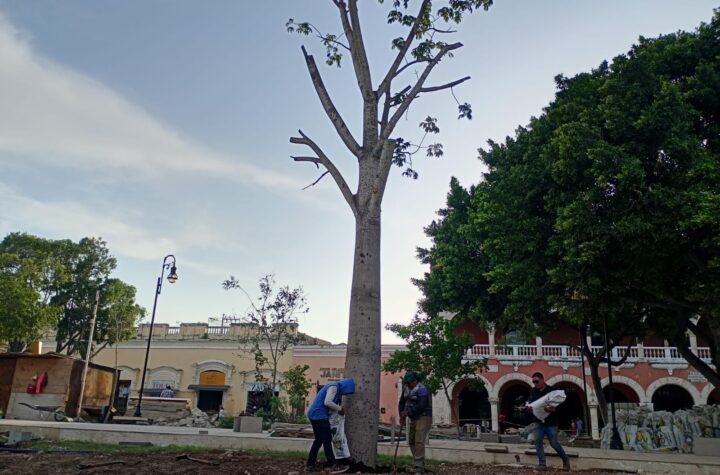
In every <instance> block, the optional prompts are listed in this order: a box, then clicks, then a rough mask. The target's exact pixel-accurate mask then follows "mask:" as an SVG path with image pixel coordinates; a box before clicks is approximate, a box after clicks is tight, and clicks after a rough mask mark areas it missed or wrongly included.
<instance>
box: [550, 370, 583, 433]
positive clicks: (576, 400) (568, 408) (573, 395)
mask: <svg viewBox="0 0 720 475" xmlns="http://www.w3.org/2000/svg"><path fill="white" fill-rule="evenodd" d="M554 387H555V388H556V389H562V390H564V391H565V396H566V399H565V402H563V403H562V404H560V405H559V406H558V408H557V414H558V428H559V429H561V430H569V429H570V425H571V424H572V422H573V421H574V420H576V419H577V418H578V417H579V418H581V419H582V420H583V421H584V422H585V423H586V424H587V421H585V419H587V417H586V416H585V393H584V392H583V390H582V388H580V387H579V386H577V385H576V384H574V383H571V382H568V381H560V382H558V383H555V385H554Z"/></svg>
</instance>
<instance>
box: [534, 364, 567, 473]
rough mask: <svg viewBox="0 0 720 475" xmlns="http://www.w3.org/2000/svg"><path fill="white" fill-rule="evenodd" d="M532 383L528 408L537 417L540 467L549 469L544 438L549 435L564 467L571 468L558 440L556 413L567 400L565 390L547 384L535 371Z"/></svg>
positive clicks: (537, 450) (537, 448) (540, 374)
mask: <svg viewBox="0 0 720 475" xmlns="http://www.w3.org/2000/svg"><path fill="white" fill-rule="evenodd" d="M532 383H533V388H532V390H530V397H529V398H528V405H527V410H528V411H531V412H532V414H533V418H534V419H535V425H536V427H535V451H536V452H537V456H538V469H540V470H546V469H547V465H545V447H544V445H543V442H544V441H543V439H544V438H545V436H546V435H547V438H548V440H549V441H550V446H551V447H552V448H553V449H555V452H557V453H558V455H559V456H560V458H561V459H562V461H563V469H564V470H566V471H567V470H570V460H568V456H567V454H566V453H565V451H564V450H563V448H562V446H561V445H560V442H558V416H557V414H556V411H557V406H559V405H560V404H561V403H562V402H563V401H565V392H564V391H562V390H556V389H555V388H554V387H552V386H548V385H547V384H545V378H544V377H543V375H542V373H533V375H532Z"/></svg>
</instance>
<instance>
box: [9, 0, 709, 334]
mask: <svg viewBox="0 0 720 475" xmlns="http://www.w3.org/2000/svg"><path fill="white" fill-rule="evenodd" d="M414 3H417V2H414ZM360 5H361V12H360V14H361V19H362V22H363V29H364V37H365V39H366V41H367V43H368V50H369V56H370V65H371V69H372V72H373V78H374V80H375V84H377V81H378V78H379V77H381V75H382V74H383V70H384V69H385V68H386V67H387V66H388V64H389V62H390V61H391V52H390V50H389V47H388V45H389V42H390V40H391V39H392V38H394V37H396V36H399V35H400V34H401V31H400V30H399V29H398V27H397V26H394V25H387V23H386V21H385V17H386V15H387V9H388V5H387V2H386V5H379V4H378V3H377V2H375V1H371V0H366V1H363V2H360ZM714 7H717V4H716V2H715V1H710V0H707V1H706V0H685V1H677V0H608V1H604V2H598V1H596V0H547V1H543V2H540V1H537V0H496V2H495V5H494V6H493V7H492V8H491V9H490V11H488V12H478V13H476V14H474V15H472V16H471V17H469V18H468V19H467V20H466V21H465V22H463V23H462V24H461V25H460V27H459V28H458V33H457V34H456V35H455V39H456V40H458V41H461V42H462V43H463V44H464V47H463V48H462V49H461V50H460V51H459V52H457V54H456V55H455V57H454V58H452V59H449V60H447V61H443V62H442V63H440V65H439V66H438V67H437V68H436V72H435V73H433V76H431V79H430V82H429V83H430V84H441V83H444V82H447V81H451V80H453V79H457V78H459V77H463V76H466V75H469V76H471V77H472V80H471V81H468V82H466V83H464V84H462V85H461V86H459V87H457V88H455V93H456V95H457V96H458V99H459V100H460V101H461V102H470V103H471V104H472V105H473V120H472V121H458V120H456V119H457V107H456V104H455V100H454V99H453V97H452V96H451V95H450V94H449V93H447V92H439V93H436V94H433V95H428V96H425V97H422V98H421V99H419V100H418V101H417V102H416V103H414V104H413V106H412V107H411V110H410V112H409V113H408V114H407V118H406V119H405V120H403V121H401V123H400V124H399V128H398V130H397V134H396V135H397V136H402V137H404V138H406V139H415V140H417V139H419V137H420V131H419V129H418V128H417V125H418V124H419V122H420V121H421V120H422V119H423V118H425V117H426V116H428V115H432V116H435V117H437V118H438V125H439V127H440V131H441V132H440V135H439V138H438V141H440V142H442V143H443V145H444V150H445V156H444V157H442V158H431V159H430V158H428V159H425V158H417V159H416V161H415V168H416V169H417V171H418V172H419V174H420V176H419V179H418V180H410V179H407V178H404V177H402V176H401V171H400V170H399V169H395V170H393V172H392V173H391V178H390V182H389V184H388V189H387V192H386V194H385V198H384V203H383V231H382V233H383V235H382V314H383V324H386V323H393V322H407V321H409V320H410V319H411V318H412V316H413V315H414V313H415V312H416V310H417V301H418V299H419V298H420V294H419V292H418V291H417V289H416V288H415V287H414V286H413V284H412V283H411V278H413V277H420V276H422V274H423V272H425V271H426V270H427V269H426V268H424V266H422V265H421V264H420V263H419V262H418V261H417V259H416V257H415V250H416V247H418V246H420V247H426V246H428V245H429V241H428V239H427V238H426V237H425V235H424V233H423V227H424V226H427V225H428V224H429V223H430V222H431V221H432V220H433V219H435V218H436V211H437V210H438V209H440V208H442V207H443V206H444V203H445V197H446V194H447V191H448V184H449V182H450V178H451V177H453V176H454V177H457V178H458V179H459V180H460V182H461V183H462V184H463V185H466V186H469V185H471V184H475V183H477V182H478V181H479V180H480V179H481V174H482V172H483V167H482V164H481V162H480V161H479V160H478V159H477V156H478V152H477V149H478V148H479V147H483V146H484V145H485V144H486V142H487V140H488V139H493V140H496V141H502V140H504V138H505V137H506V136H508V135H513V133H514V130H515V129H516V128H517V127H518V125H524V124H527V123H528V122H529V119H530V117H532V116H537V115H539V114H541V113H542V109H543V107H545V106H547V105H548V103H549V102H550V101H551V100H552V99H553V97H554V93H555V84H554V80H553V78H554V77H555V76H556V75H557V74H560V73H562V74H564V75H566V76H572V75H574V74H577V73H580V72H583V71H589V70H590V69H592V68H593V67H596V66H597V65H598V64H599V63H600V62H601V61H603V60H606V59H607V60H611V59H612V58H613V57H614V56H616V55H618V54H622V53H624V52H626V51H627V50H628V49H629V48H630V46H631V45H632V44H633V43H634V42H636V41H637V39H638V37H639V36H646V37H653V36H657V35H659V34H666V33H672V32H675V31H678V30H693V29H694V28H695V27H697V26H698V25H699V24H700V22H702V21H708V20H709V19H710V18H711V16H712V14H713V8H714ZM289 18H294V19H295V20H297V21H310V22H312V23H313V24H314V25H316V26H317V27H318V28H320V29H321V30H322V31H324V32H339V31H340V26H339V19H338V17H337V14H336V12H335V7H334V6H333V4H332V2H331V1H330V0H264V1H250V0H213V1H202V2H201V1H199V0H194V1H191V0H123V1H117V0H115V1H111V0H74V1H67V0H64V1H61V0H0V238H1V237H2V236H5V235H6V234H8V233H10V232H15V231H21V232H28V233H32V234H36V235H39V236H43V237H47V238H52V239H64V238H70V239H73V240H78V239H80V238H82V237H84V236H97V237H102V238H103V239H105V240H106V241H107V244H108V248H109V249H110V252H111V253H112V254H113V255H114V256H115V257H116V258H117V260H118V267H117V269H116V271H115V273H114V276H116V277H118V278H120V279H122V280H124V281H125V282H127V283H129V284H131V285H134V286H135V287H136V288H137V292H138V293H137V299H138V303H140V304H141V305H143V306H145V307H146V308H147V309H148V314H149V311H150V310H151V308H152V302H153V297H154V290H155V281H156V279H157V276H158V274H159V272H160V268H161V263H162V260H163V257H164V256H165V255H167V254H170V253H172V254H174V255H175V256H176V258H177V268H178V274H179V276H180V278H179V280H178V282H177V283H176V284H174V285H172V286H170V285H169V284H167V283H166V284H165V285H164V287H163V292H162V295H161V296H160V299H159V302H158V309H157V315H156V322H160V323H169V324H171V325H177V324H178V323H179V322H208V321H210V324H215V325H217V324H219V323H214V322H213V321H212V320H209V319H212V318H219V317H220V316H221V315H222V314H233V313H236V314H242V313H244V312H245V310H246V309H247V307H248V302H247V299H246V297H245V296H244V295H243V294H242V293H241V292H238V291H225V290H223V289H222V287H221V282H222V281H223V280H224V279H227V278H228V277H229V276H230V275H233V276H235V277H236V278H237V279H238V280H239V282H240V284H241V285H242V286H243V287H244V288H245V289H246V290H247V291H248V292H250V294H251V295H257V293H258V291H257V281H258V279H259V278H260V277H262V276H263V275H265V274H270V273H273V274H275V276H276V280H277V282H278V284H280V285H289V286H291V287H297V286H302V287H303V289H304V291H305V294H306V296H307V299H308V304H309V307H310V312H309V313H308V314H307V315H305V316H302V317H301V319H300V327H301V331H304V332H306V333H309V334H311V335H313V336H317V337H319V338H324V339H327V340H330V341H332V342H333V343H340V342H345V341H346V340H347V329H348V308H349V299H350V284H351V277H352V253H353V239H354V221H353V218H352V213H351V211H350V209H349V208H348V207H347V204H346V203H345V202H344V200H343V199H342V197H341V195H340V193H339V192H338V191H337V189H336V188H335V185H334V183H333V182H332V180H331V179H330V178H329V177H326V178H325V179H324V180H323V181H321V182H320V183H319V184H318V185H316V186H314V187H311V188H308V189H306V190H303V188H304V187H305V186H307V185H308V184H310V183H312V182H313V181H314V180H315V179H316V178H317V177H318V176H319V174H318V172H317V171H316V169H315V167H313V166H312V165H311V164H307V163H294V162H293V161H292V160H291V159H290V155H294V154H295V155H297V154H306V151H305V150H302V147H300V146H297V145H292V144H290V143H289V137H291V136H293V135H295V134H296V131H297V130H298V129H302V130H303V131H304V132H305V133H307V134H308V135H309V136H310V137H311V138H313V139H314V140H315V141H316V142H318V143H319V144H321V146H322V147H323V148H324V149H325V150H326V152H327V153H328V155H330V157H331V158H332V159H333V161H334V162H335V164H336V165H337V166H338V168H340V170H341V171H342V172H343V173H344V174H345V175H346V177H347V180H348V181H349V182H350V183H351V188H354V186H355V185H354V184H355V178H356V171H355V167H356V163H355V162H354V161H353V160H354V159H353V158H352V157H351V156H350V155H349V153H348V152H347V151H346V150H345V149H344V147H343V145H342V143H341V142H340V141H339V139H338V138H337V137H336V135H335V133H334V129H333V127H332V126H331V125H330V123H329V122H328V120H327V118H326V117H325V115H324V113H323V111H322V108H321V106H320V103H319V101H318V99H317V97H316V96H315V94H314V91H313V88H312V84H311V82H310V80H309V78H308V75H307V71H306V69H305V64H304V61H303V59H302V54H301V51H300V46H301V45H302V44H304V45H306V46H307V47H308V48H309V49H310V51H311V52H312V53H314V54H315V55H316V57H317V58H318V61H319V62H322V58H323V55H324V51H323V49H322V47H321V46H320V45H319V44H318V43H317V41H315V40H314V39H313V38H308V37H301V36H298V35H292V34H288V33H287V32H286V30H285V23H286V21H287V20H288V19H289ZM347 64H348V66H349V62H348V63H347ZM323 66H324V65H323ZM322 73H323V76H324V79H325V81H326V84H327V85H328V88H329V90H330V93H331V95H332V97H333V99H334V101H335V102H336V104H337V105H338V108H339V109H340V111H341V113H342V114H343V116H344V117H345V120H346V122H348V124H349V126H350V128H351V130H352V131H353V132H355V135H356V137H358V136H360V134H359V131H360V125H361V124H360V112H361V109H360V105H361V100H360V97H359V94H358V92H357V85H356V83H355V82H354V79H353V76H352V68H350V67H344V68H341V69H338V68H336V67H323V68H322ZM412 77H413V71H410V72H409V75H408V76H407V77H406V78H405V81H404V82H398V88H401V87H404V85H406V84H409V81H410V80H412ZM148 316H149V315H148ZM383 342H384V343H397V342H398V340H397V338H396V337H395V336H394V335H392V334H390V333H389V332H385V333H384V334H383Z"/></svg>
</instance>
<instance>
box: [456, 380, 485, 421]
mask: <svg viewBox="0 0 720 475" xmlns="http://www.w3.org/2000/svg"><path fill="white" fill-rule="evenodd" d="M453 402H454V403H455V404H456V408H457V411H458V412H457V416H459V418H460V425H461V426H462V425H465V424H481V423H482V422H483V421H489V420H490V400H489V394H488V390H487V389H486V388H485V387H484V386H483V385H481V384H477V383H476V382H475V381H471V380H464V381H461V382H460V383H458V384H457V385H456V386H455V388H454V390H453ZM455 417H456V416H455V414H453V419H454V418H455Z"/></svg>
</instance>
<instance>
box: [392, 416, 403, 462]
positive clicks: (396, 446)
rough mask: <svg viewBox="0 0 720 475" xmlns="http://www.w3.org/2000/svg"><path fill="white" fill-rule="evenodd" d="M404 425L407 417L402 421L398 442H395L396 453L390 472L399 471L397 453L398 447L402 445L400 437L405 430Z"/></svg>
mask: <svg viewBox="0 0 720 475" xmlns="http://www.w3.org/2000/svg"><path fill="white" fill-rule="evenodd" d="M404 425H405V419H404V418H403V419H402V420H401V421H400V432H398V436H397V442H396V443H395V455H393V467H392V472H390V473H397V453H398V448H399V447H400V437H402V430H403V426H404Z"/></svg>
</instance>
